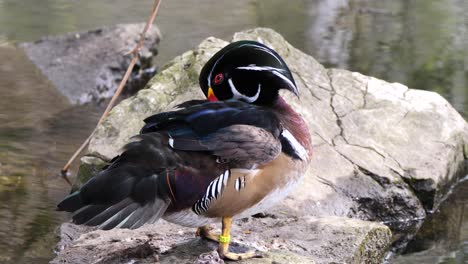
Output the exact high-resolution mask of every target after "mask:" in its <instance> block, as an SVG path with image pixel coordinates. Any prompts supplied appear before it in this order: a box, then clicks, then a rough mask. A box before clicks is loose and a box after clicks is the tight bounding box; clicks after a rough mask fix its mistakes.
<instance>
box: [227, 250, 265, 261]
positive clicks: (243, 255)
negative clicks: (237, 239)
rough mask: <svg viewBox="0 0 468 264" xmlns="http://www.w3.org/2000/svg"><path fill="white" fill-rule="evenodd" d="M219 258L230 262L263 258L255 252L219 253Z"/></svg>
mask: <svg viewBox="0 0 468 264" xmlns="http://www.w3.org/2000/svg"><path fill="white" fill-rule="evenodd" d="M218 253H219V256H220V257H221V258H224V259H228V260H242V259H250V258H261V257H263V256H262V255H260V254H259V253H257V252H256V251H254V250H249V251H247V252H245V253H233V252H230V251H228V252H218Z"/></svg>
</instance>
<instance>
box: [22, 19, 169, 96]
mask: <svg viewBox="0 0 468 264" xmlns="http://www.w3.org/2000/svg"><path fill="white" fill-rule="evenodd" d="M143 27H144V24H121V25H117V26H112V27H108V28H102V29H97V30H91V31H87V32H79V33H69V34H66V35H63V36H58V37H47V38H44V39H41V40H38V41H35V42H29V43H22V44H20V47H22V48H23V49H24V51H25V52H26V54H27V56H28V57H29V59H30V60H31V61H32V62H33V63H35V64H36V65H37V67H39V69H40V70H41V72H42V73H43V74H44V75H45V76H46V77H47V78H48V79H49V80H50V81H51V82H52V84H53V85H54V86H55V87H56V88H57V89H58V90H59V91H60V92H61V93H63V94H64V95H65V96H66V97H67V98H68V99H69V100H70V102H72V103H75V104H83V103H87V102H89V101H92V100H94V101H96V100H101V99H103V98H108V97H112V95H113V94H114V92H115V90H116V89H117V87H118V85H119V82H120V80H121V79H122V76H123V74H124V73H125V71H126V70H127V67H128V65H129V63H130V60H131V55H127V56H125V53H126V52H128V51H130V50H131V49H132V48H134V47H135V45H136V43H137V42H138V40H139V38H140V33H141V31H142V29H143ZM159 39H160V33H159V30H158V29H157V27H152V28H151V29H150V30H149V31H148V33H147V34H146V41H145V46H144V48H143V49H142V51H141V58H140V61H139V63H138V64H137V65H136V66H135V68H134V71H133V74H132V76H131V78H130V79H129V82H128V83H127V86H126V88H125V89H126V90H125V91H126V92H127V93H133V92H135V91H136V90H139V89H140V88H142V87H143V86H144V85H145V84H146V82H147V81H148V80H149V78H150V77H151V76H152V75H153V74H154V72H155V69H154V67H153V65H152V61H151V60H152V58H153V57H154V56H155V55H156V54H157V50H156V47H157V44H158V43H159Z"/></svg>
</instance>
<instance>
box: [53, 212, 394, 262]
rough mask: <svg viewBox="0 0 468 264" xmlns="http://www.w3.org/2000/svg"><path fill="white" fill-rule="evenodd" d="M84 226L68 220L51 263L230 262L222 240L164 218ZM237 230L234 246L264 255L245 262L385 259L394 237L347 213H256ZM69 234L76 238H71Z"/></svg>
mask: <svg viewBox="0 0 468 264" xmlns="http://www.w3.org/2000/svg"><path fill="white" fill-rule="evenodd" d="M293 226H296V227H295V228H291V227H293ZM84 231H87V230H83V228H82V227H78V226H75V225H72V224H64V225H63V226H62V228H61V237H62V240H65V242H63V243H62V244H61V251H60V253H59V255H58V256H57V258H55V259H54V260H53V261H52V262H51V263H96V264H97V263H154V262H155V261H159V262H161V263H200V264H201V263H210V264H211V263H213V264H214V263H224V261H223V260H221V259H219V255H218V254H217V252H216V251H215V250H216V248H217V243H215V242H211V241H206V240H204V239H200V238H196V237H195V235H194V229H191V228H185V227H180V226H178V225H175V224H171V223H168V222H166V221H164V220H160V221H159V222H158V223H156V224H154V225H146V226H143V227H142V228H139V229H137V230H122V229H120V230H114V231H102V230H96V231H92V232H89V233H84V234H82V235H81V236H78V238H76V237H77V233H80V232H84ZM217 231H218V232H219V230H217ZM214 232H216V230H214ZM232 235H233V241H234V243H233V245H232V246H231V250H235V251H241V252H242V251H245V250H247V249H256V250H257V251H258V252H259V254H260V255H261V256H262V258H256V259H250V260H244V261H241V262H240V263H252V264H254V263H258V264H261V263H265V264H267V263H268V264H270V263H331V262H333V263H380V262H381V260H382V258H383V254H384V253H385V251H386V250H387V248H388V246H389V244H390V241H391V232H390V230H389V229H388V227H386V226H384V225H382V224H377V223H371V222H365V221H361V220H356V219H350V218H344V217H323V218H316V217H300V218H296V217H292V218H291V217H280V218H270V217H267V218H261V219H258V218H251V219H245V220H243V221H238V222H237V224H236V225H234V226H233V230H232ZM69 237H72V238H74V239H75V240H74V241H73V242H69Z"/></svg>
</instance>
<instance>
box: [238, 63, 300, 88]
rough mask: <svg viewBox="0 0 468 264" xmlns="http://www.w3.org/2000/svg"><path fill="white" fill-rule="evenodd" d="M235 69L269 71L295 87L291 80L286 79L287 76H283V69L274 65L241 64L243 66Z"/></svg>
mask: <svg viewBox="0 0 468 264" xmlns="http://www.w3.org/2000/svg"><path fill="white" fill-rule="evenodd" d="M236 69H239V70H248V71H269V72H271V73H273V74H274V75H276V76H278V77H280V78H281V79H283V80H284V81H285V82H287V83H288V85H289V86H291V87H296V85H294V83H293V82H291V80H289V79H288V77H286V76H284V74H282V73H281V72H285V70H283V69H278V68H274V67H269V66H256V65H255V64H252V65H249V66H243V67H237V68H236Z"/></svg>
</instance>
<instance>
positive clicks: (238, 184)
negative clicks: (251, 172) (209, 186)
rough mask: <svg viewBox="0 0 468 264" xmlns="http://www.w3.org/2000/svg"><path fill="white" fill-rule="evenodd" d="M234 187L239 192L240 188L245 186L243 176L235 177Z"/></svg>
mask: <svg viewBox="0 0 468 264" xmlns="http://www.w3.org/2000/svg"><path fill="white" fill-rule="evenodd" d="M234 188H235V189H236V191H238V192H240V190H241V189H243V188H245V176H242V177H239V178H237V179H236V182H235V183H234Z"/></svg>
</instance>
